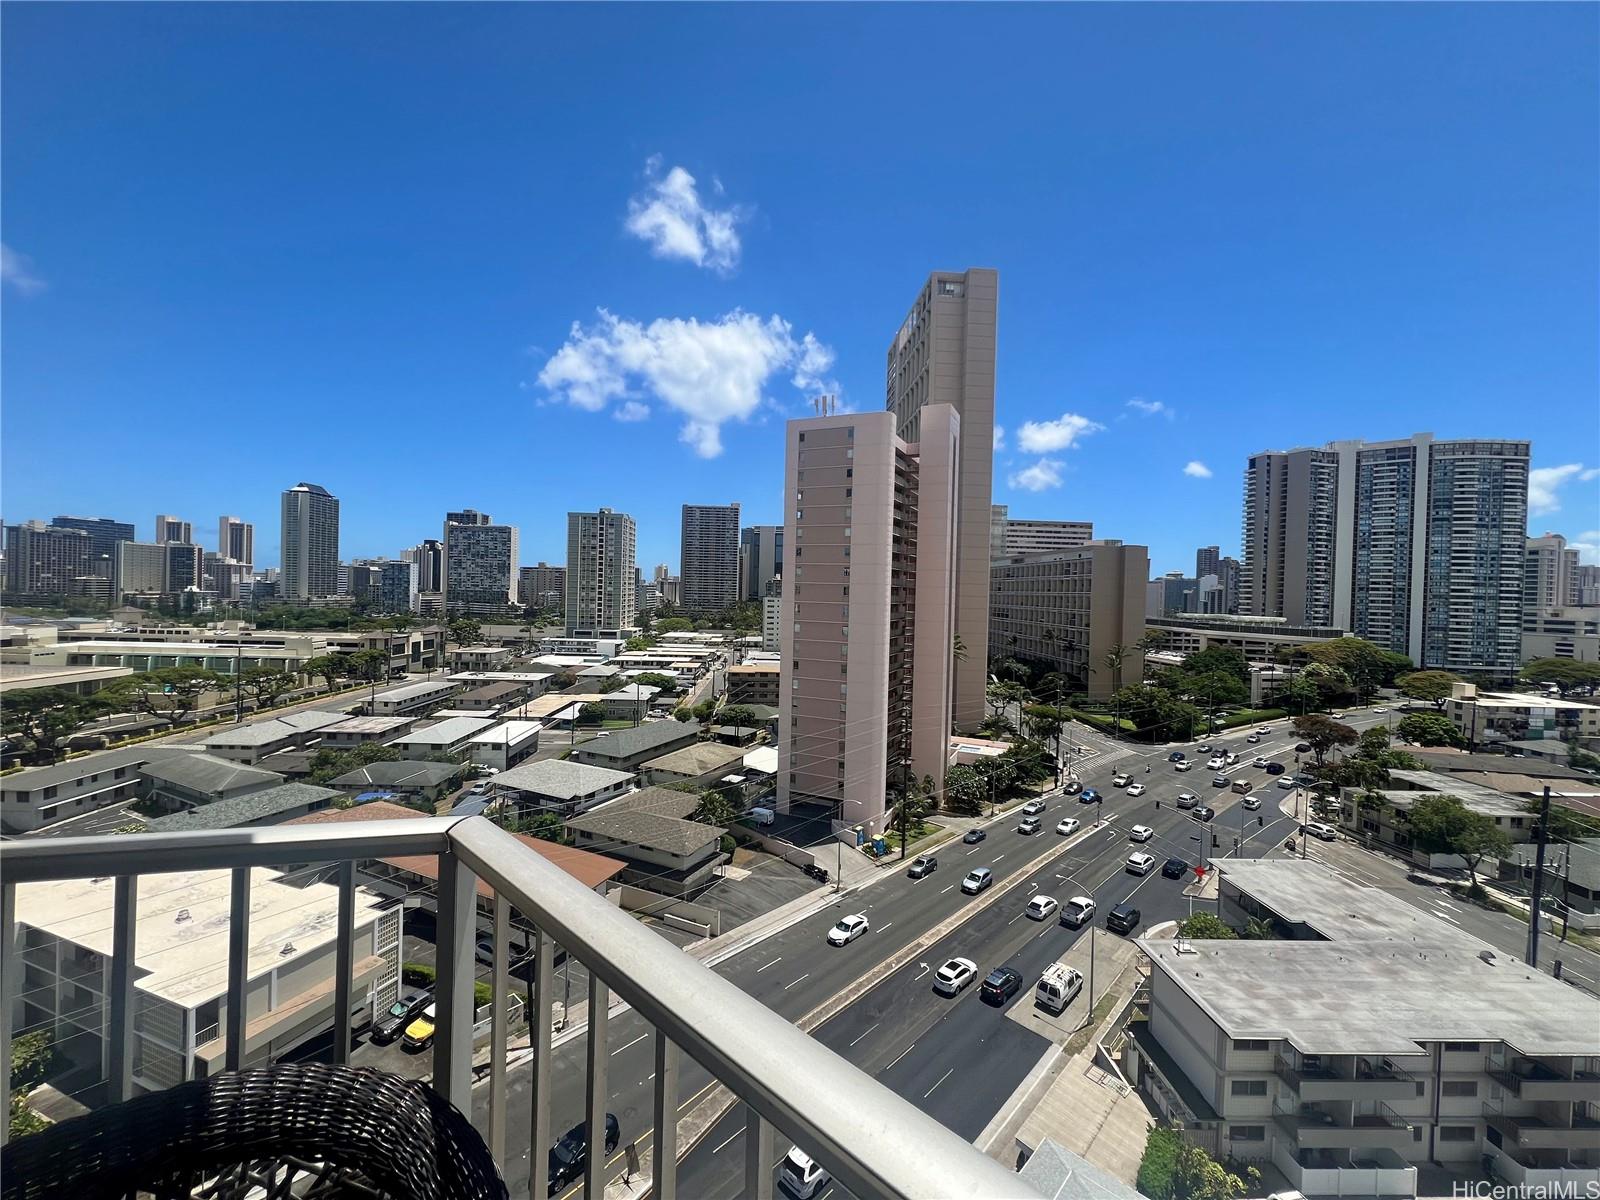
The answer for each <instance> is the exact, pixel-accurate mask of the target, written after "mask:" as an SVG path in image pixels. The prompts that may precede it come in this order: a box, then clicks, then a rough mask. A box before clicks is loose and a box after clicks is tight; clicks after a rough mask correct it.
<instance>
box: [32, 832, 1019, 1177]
mask: <svg viewBox="0 0 1600 1200" xmlns="http://www.w3.org/2000/svg"><path fill="white" fill-rule="evenodd" d="M414 856H428V857H433V858H436V859H437V861H438V868H439V883H438V891H437V897H438V923H437V971H438V979H437V985H436V990H435V1005H436V1009H437V1029H438V1033H437V1035H436V1037H435V1041H434V1049H433V1066H434V1072H433V1087H434V1089H435V1090H436V1091H438V1092H439V1094H440V1095H442V1096H443V1097H444V1098H445V1099H447V1100H449V1101H450V1102H451V1103H452V1104H454V1105H455V1106H456V1108H458V1109H459V1110H461V1111H462V1112H466V1113H470V1112H471V1111H472V1091H471V1087H472V1049H473V1041H472V1039H473V1017H474V1007H473V978H474V943H475V940H476V936H477V907H476V885H477V882H478V881H479V880H483V881H484V882H486V883H487V884H488V885H489V886H490V887H491V888H492V889H493V892H494V926H495V937H494V964H493V971H494V988H493V991H494V997H495V1002H494V1015H493V1032H492V1034H491V1046H492V1051H491V1065H490V1072H491V1074H490V1086H489V1095H490V1111H489V1116H488V1125H489V1129H488V1138H487V1140H488V1144H489V1147H490V1149H491V1151H492V1152H493V1154H494V1156H495V1159H496V1161H497V1162H500V1163H502V1164H504V1163H505V1162H506V1161H507V1157H506V1149H507V1128H506V1099H505V1097H506V1092H507V1090H506V1087H505V1073H506V1062H507V1057H506V1040H507V1032H508V1028H507V1027H508V1019H507V1010H506V1007H505V1006H506V997H507V995H508V994H509V991H510V988H509V986H508V968H509V965H510V964H509V963H508V961H507V957H508V956H507V949H506V948H507V946H508V944H509V941H510V939H509V937H508V936H507V933H508V931H509V928H510V921H511V913H512V910H513V909H515V911H516V912H517V913H518V914H520V915H521V917H522V918H523V920H525V921H526V922H527V923H529V924H531V926H532V927H533V928H534V929H536V930H537V931H538V934H537V937H536V947H535V950H534V987H535V996H536V1001H535V1004H534V1007H533V1011H534V1012H535V1013H540V1012H549V1011H550V1007H551V1003H552V1001H553V1000H554V999H555V998H556V997H557V996H558V995H559V994H560V988H559V984H558V981H557V975H556V971H555V965H554V948H555V946H556V945H560V946H561V947H563V948H564V949H565V950H566V951H567V953H568V954H569V955H570V956H571V957H572V958H574V959H576V960H578V961H579V962H581V963H582V964H583V965H584V966H585V967H586V968H587V969H588V971H589V974H590V977H591V986H590V989H589V999H588V1016H589V1025H588V1030H589V1033H588V1048H587V1054H586V1056H585V1058H586V1067H587V1070H586V1079H585V1085H586V1086H585V1093H584V1094H585V1106H584V1112H585V1117H586V1120H587V1121H588V1124H589V1128H591V1129H602V1128H604V1127H605V1118H606V1111H607V1102H608V1096H609V1092H608V1088H607V1081H606V1072H607V1059H608V1052H607V1047H606V1037H605V1033H606V1027H607V1024H606V1022H607V1015H608V1013H609V1011H610V1001H611V995H612V993H613V992H614V993H615V994H616V995H617V996H619V997H620V998H621V999H623V1000H624V1001H626V1002H627V1003H628V1004H629V1005H631V1006H632V1008H633V1009H634V1010H635V1011H636V1012H638V1013H639V1014H640V1015H641V1016H642V1017H643V1018H644V1019H645V1020H647V1021H648V1022H649V1023H650V1025H651V1026H652V1027H653V1029H654V1038H655V1045H654V1049H655V1063H656V1072H655V1083H654V1100H655V1105H654V1108H655V1118H654V1122H655V1124H654V1130H653V1138H654V1141H653V1154H652V1161H651V1164H650V1167H649V1173H650V1176H651V1182H652V1188H653V1192H652V1194H653V1196H654V1197H656V1198H657V1200H673V1198H674V1197H675V1196H676V1195H677V1194H678V1191H677V1158H678V1154H677V1148H678V1119H679V1115H680V1113H679V1105H680V1098H679V1089H678V1082H679V1076H680V1065H681V1064H680V1059H681V1055H688V1056H689V1057H690V1058H691V1059H693V1060H694V1061H695V1062H697V1063H699V1064H700V1065H701V1066H702V1067H704V1068H705V1069H706V1070H707V1071H708V1072H709V1073H710V1074H711V1075H712V1076H713V1077H714V1078H715V1079H716V1080H717V1081H719V1082H720V1083H721V1084H722V1085H723V1086H724V1087H725V1088H726V1089H727V1091H728V1092H729V1093H731V1094H732V1095H733V1096H735V1097H737V1098H738V1099H739V1100H742V1101H743V1102H744V1103H745V1105H746V1107H747V1112H748V1115H747V1118H746V1125H745V1132H746V1136H745V1145H746V1154H745V1162H744V1176H745V1186H744V1193H743V1194H745V1195H747V1196H752V1197H758V1198H761V1197H770V1196H772V1194H773V1188H774V1177H775V1167H776V1162H775V1153H774V1144H773V1130H774V1129H776V1130H778V1131H781V1132H782V1133H783V1134H784V1135H785V1136H786V1137H788V1138H790V1139H792V1140H793V1141H794V1143H795V1144H796V1145H798V1146H800V1147H801V1148H803V1149H804V1150H805V1151H806V1152H807V1153H808V1154H810V1155H811V1156H812V1157H813V1158H814V1159H816V1160H817V1161H818V1162H820V1163H821V1164H822V1165H823V1166H824V1167H826V1168H827V1169H828V1170H829V1171H830V1172H831V1173H832V1174H833V1176H834V1178H835V1179H836V1180H837V1181H838V1182H839V1183H840V1184H841V1185H842V1186H843V1187H844V1188H846V1189H848V1190H849V1191H851V1192H853V1193H854V1194H855V1195H856V1196H859V1197H908V1198H910V1197H926V1196H935V1195H946V1196H955V1195H959V1196H973V1197H982V1196H996V1197H999V1196H1027V1195H1029V1194H1030V1192H1029V1189H1028V1187H1027V1185H1026V1184H1024V1183H1022V1181H1021V1180H1020V1179H1019V1178H1018V1177H1017V1176H1016V1175H1015V1174H1013V1173H1012V1172H1010V1171H1007V1170H1006V1169H1005V1168H1004V1167H1002V1166H1001V1165H1000V1164H999V1163H997V1162H995V1161H994V1160H993V1159H991V1158H989V1157H987V1156H986V1155H984V1154H981V1153H980V1152H978V1151H977V1150H976V1149H975V1148H974V1147H973V1146H971V1145H970V1144H969V1143H967V1142H966V1141H964V1140H963V1139H962V1138H960V1137H958V1136H957V1135H956V1134H955V1133H953V1132H951V1131H950V1130H949V1129H946V1128H945V1127H944V1126H943V1125H940V1124H939V1123H938V1122H936V1121H934V1120H933V1119H932V1118H931V1117H929V1116H927V1115H926V1114H925V1113H923V1112H921V1111H920V1110H918V1109H917V1108H915V1107H914V1106H913V1105H911V1104H910V1103H909V1102H908V1101H906V1100H903V1099H901V1098H900V1097H899V1096H898V1095H896V1094H895V1093H893V1092H891V1091H890V1090H889V1089H888V1088H885V1087H884V1086H882V1085H881V1084H879V1083H878V1082H877V1081H876V1080H874V1079H873V1078H872V1077H870V1076H869V1075H867V1074H865V1073H863V1072H862V1071H860V1070H858V1069H857V1068H856V1067H854V1066H853V1065H851V1064H850V1063H849V1062H847V1061H846V1060H845V1059H844V1058H842V1057H840V1056H839V1055H837V1054H835V1053H834V1052H833V1051H831V1050H829V1049H828V1048H827V1047H825V1046H823V1045H822V1044H821V1043H820V1042H817V1041H815V1040H814V1039H813V1038H811V1037H810V1036H808V1035H807V1034H805V1033H803V1032H801V1031H800V1030H799V1029H798V1028H796V1027H795V1026H794V1025H792V1024H790V1023H789V1022H788V1021H786V1020H784V1019H783V1018H782V1017H779V1016H778V1015H777V1014H775V1013H774V1012H772V1011H771V1010H770V1009H768V1008H767V1007H766V1006H765V1005H763V1004H761V1003H760V1002H758V1001H757V1000H755V999H753V998H752V997H751V996H749V995H747V994H746V993H745V992H744V991H742V990H740V989H739V988H738V987H737V986H735V985H734V984H733V983H730V982H729V981H728V980H726V979H724V978H723V977H722V976H720V975H718V974H716V973H715V972H713V971H711V970H709V969H708V968H706V967H705V966H703V965H702V964H701V963H699V962H698V961H697V960H695V959H692V958H690V957H688V956H687V955H685V954H683V953H682V952H681V951H680V950H678V949H677V947H675V946H674V945H673V944H672V943H670V942H668V941H666V940H664V939H662V938H660V937H659V936H657V935H656V934H655V933H653V932H651V931H650V930H649V929H647V928H645V927H644V926H643V925H641V924H640V923H639V922H638V921H636V920H634V919H633V918H632V917H630V916H628V915H627V914H625V913H623V912H622V911H621V910H619V909H618V908H617V907H615V906H614V905H612V904H610V903H609V902H607V901H606V900H605V899H604V898H603V897H601V896H599V895H597V894H595V893H594V892H592V891H590V890H589V889H588V888H586V887H584V886H583V885H582V884H581V883H579V882H578V881H577V880H575V879H573V878H572V877H570V876H569V875H567V874H566V873H565V872H563V871H562V870H561V869H560V868H558V867H556V866H554V865H553V864H552V863H550V862H549V861H547V860H546V859H545V858H543V857H541V856H540V855H538V854H537V853H535V852H533V851H532V850H530V849H529V848H528V847H526V846H525V845H523V844H522V843H521V842H519V841H518V840H517V839H516V838H513V837H512V836H511V835H509V834H507V833H505V832H504V831H502V830H500V829H499V828H497V827H496V826H494V825H493V824H491V823H490V822H489V821H487V820H485V819H484V818H482V817H467V818H460V819H454V820H452V819H450V818H418V819H415V820H402V821H374V822H359V823H354V824H348V823H338V822H336V823H332V824H328V825H310V826H293V827H289V826H278V827H268V828H260V829H234V830H223V831H215V832H193V833H170V834H142V835H138V836H125V837H93V838H58V839H48V840H39V841H33V842H9V843H6V844H5V845H4V846H3V847H0V878H3V883H0V936H3V938H4V941H3V942H0V952H3V957H4V959H5V960H7V961H8V962H11V961H14V951H15V948H16V947H17V924H16V911H17V910H16V889H17V886H18V885H19V884H27V883H41V882H51V881H59V880H64V879H77V878H87V877H95V876H111V877H115V881H116V883H115V902H114V908H113V914H114V915H113V926H114V928H113V941H114V952H113V963H112V971H111V994H110V995H109V996H108V997H107V998H106V1004H107V1008H108V1020H107V1022H106V1030H107V1033H108V1039H109V1042H110V1061H111V1069H110V1078H109V1081H108V1083H109V1089H108V1090H109V1094H110V1096H111V1098H112V1099H113V1100H117V1099H125V1098H127V1097H129V1096H131V1095H132V1094H133V1078H132V1076H133V1046H134V1039H133V1021H132V1015H133V1006H134V978H135V972H134V971H133V970H132V964H133V963H134V961H135V953H136V949H137V947H136V935H137V920H138V913H137V904H138V889H137V879H138V876H140V875H142V874H155V873H163V872H176V871H195V870H217V869H228V870H230V871H231V872H232V907H231V913H232V915H231V920H230V922H229V931H228V950H227V957H228V991H227V1004H226V1010H225V1017H224V1022H223V1024H224V1028H223V1031H222V1032H223V1035H224V1037H225V1038H226V1044H227V1050H226V1066H227V1068H228V1069H230V1070H233V1069H238V1068H239V1067H240V1066H241V1058H242V1052H243V1047H244V1045H245V1014H246V1005H245V1002H244V998H245V994H246V985H247V978H246V966H247V962H246V951H247V947H248V945H249V937H250V930H249V919H250V881H251V868H253V867H272V866H290V865H296V864H303V863H308V862H322V863H335V864H338V873H337V886H338V892H339V917H338V939H337V943H336V955H337V958H336V964H337V965H336V969H335V988H336V992H335V997H334V1004H333V1009H332V1014H333V1015H332V1018H331V1019H332V1020H333V1021H334V1024H335V1028H334V1038H333V1051H332V1053H333V1059H334V1061H335V1062H336V1063H339V1064H346V1063H348V1062H349V1060H350V1051H351V1045H352V1041H351V1033H352V1027H351V1025H352V1022H351V1017H350V1013H351V1007H352V1005H351V1001H352V995H351V992H352V976H353V965H354V964H353V954H354V936H353V930H352V925H353V920H352V918H353V915H354V913H355V900H356V873H355V864H356V863H357V862H359V861H363V860H368V859H376V858H406V857H414ZM19 975H20V972H17V971H14V970H9V969H0V977H3V978H0V988H3V993H0V1044H3V1045H4V1051H5V1058H4V1062H3V1063H0V1112H3V1111H9V1101H10V1095H9V1081H10V1077H11V1053H12V1028H11V1021H12V1015H13V997H14V995H15V991H16V989H17V988H18V987H19V986H20V983H19V982H18V977H19ZM551 1032H552V1031H551V1025H550V1022H549V1021H547V1020H542V1019H537V1018H536V1019H534V1020H533V1021H532V1022H531V1029H530V1034H531V1038H532V1040H533V1047H532V1049H533V1055H532V1060H531V1066H530V1070H531V1072H532V1078H531V1085H532V1087H531V1094H532V1108H533V1120H532V1128H531V1130H529V1131H528V1134H529V1145H528V1147H527V1149H528V1151H529V1158H530V1161H531V1163H532V1166H533V1169H532V1170H531V1176H530V1181H529V1186H530V1195H531V1196H533V1197H538V1198H539V1200H543V1197H544V1195H545V1183H546V1181H545V1178H544V1174H543V1171H542V1170H540V1169H539V1168H540V1167H542V1165H543V1162H544V1155H545V1152H546V1150H547V1148H548V1147H549V1146H550V1145H551V1142H552V1138H551V1129H550V1109H551V1100H552V1095H553V1089H552V1081H551V1073H550V1072H551V1068H550V1064H551V1062H552V1059H553V1055H552V1053H551ZM6 1133H7V1131H6V1130H5V1129H3V1128H0V1140H3V1139H4V1137H5V1136H6ZM518 1149H519V1150H520V1149H521V1148H520V1147H519V1148H518ZM606 1167H607V1162H606V1156H604V1155H601V1154H590V1155H589V1156H588V1161H587V1165H586V1167H585V1171H584V1175H583V1182H584V1187H585V1190H586V1193H587V1194H588V1195H589V1196H600V1195H602V1194H603V1193H604V1190H605V1185H606V1182H607V1179H606V1175H605V1171H606Z"/></svg>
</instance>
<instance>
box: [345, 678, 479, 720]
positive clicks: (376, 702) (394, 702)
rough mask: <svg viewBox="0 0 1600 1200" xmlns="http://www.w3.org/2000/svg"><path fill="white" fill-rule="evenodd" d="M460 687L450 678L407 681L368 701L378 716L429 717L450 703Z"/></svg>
mask: <svg viewBox="0 0 1600 1200" xmlns="http://www.w3.org/2000/svg"><path fill="white" fill-rule="evenodd" d="M460 690H461V685H460V684H459V683H454V682H452V681H451V680H448V679H439V680H427V681H425V682H423V683H405V684H401V685H400V686H399V687H392V688H386V689H385V690H383V691H381V692H379V693H377V694H376V695H375V696H373V697H372V698H371V699H370V700H369V701H368V702H367V713H368V715H370V716H374V717H412V716H426V715H427V714H428V713H430V712H432V711H433V710H434V709H436V708H441V707H443V706H444V705H445V704H446V703H449V702H450V701H451V700H452V699H453V698H454V696H455V694H456V693H457V692H459V691H460Z"/></svg>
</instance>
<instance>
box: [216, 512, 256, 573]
mask: <svg viewBox="0 0 1600 1200" xmlns="http://www.w3.org/2000/svg"><path fill="white" fill-rule="evenodd" d="M217 556H218V557H219V558H231V559H232V560H233V561H234V562H241V563H244V564H245V566H246V567H253V566H254V565H255V561H256V527H255V526H254V525H252V524H250V522H249V521H241V520H240V519H239V518H238V517H218V518H217Z"/></svg>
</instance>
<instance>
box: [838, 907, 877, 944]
mask: <svg viewBox="0 0 1600 1200" xmlns="http://www.w3.org/2000/svg"><path fill="white" fill-rule="evenodd" d="M871 927H872V926H871V922H869V921H868V920H867V914H866V913H853V914H852V915H850V916H848V917H840V918H839V923H838V924H837V925H835V926H834V927H833V928H832V929H830V930H828V945H830V946H848V945H849V944H850V943H851V942H853V941H855V940H856V939H857V938H858V937H861V936H862V935H863V934H864V933H866V932H867V930H868V929H870V928H871Z"/></svg>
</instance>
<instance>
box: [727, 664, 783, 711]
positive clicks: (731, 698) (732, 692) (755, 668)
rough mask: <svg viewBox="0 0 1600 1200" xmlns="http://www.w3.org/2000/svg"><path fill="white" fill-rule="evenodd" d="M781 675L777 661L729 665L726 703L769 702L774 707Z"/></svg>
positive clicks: (776, 701)
mask: <svg viewBox="0 0 1600 1200" xmlns="http://www.w3.org/2000/svg"><path fill="white" fill-rule="evenodd" d="M781 675H782V668H781V667H780V666H779V664H777V663H767V662H758V663H740V664H739V665H738V666H736V667H729V668H728V671H727V676H728V703H729V704H770V705H772V706H773V707H774V708H776V707H777V705H778V696H779V691H778V681H779V678H780V677H781Z"/></svg>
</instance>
